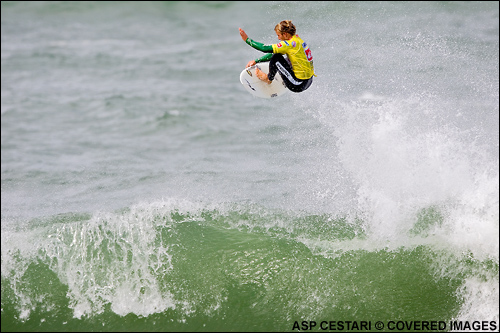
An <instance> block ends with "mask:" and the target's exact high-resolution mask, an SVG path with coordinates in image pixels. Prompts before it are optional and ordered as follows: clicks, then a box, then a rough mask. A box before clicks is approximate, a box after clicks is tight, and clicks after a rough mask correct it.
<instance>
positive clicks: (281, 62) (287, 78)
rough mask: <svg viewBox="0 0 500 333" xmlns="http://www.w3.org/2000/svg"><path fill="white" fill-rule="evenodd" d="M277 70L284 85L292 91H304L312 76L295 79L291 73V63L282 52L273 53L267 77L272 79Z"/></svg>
mask: <svg viewBox="0 0 500 333" xmlns="http://www.w3.org/2000/svg"><path fill="white" fill-rule="evenodd" d="M278 72H279V73H280V75H281V78H282V79H283V82H284V83H285V86H286V87H287V88H288V89H289V90H291V91H293V92H301V91H304V90H306V89H307V88H309V86H310V85H311V83H312V78H310V79H308V80H301V79H297V77H296V76H295V74H294V73H293V69H292V65H290V63H289V62H288V60H287V59H286V58H285V57H284V56H283V55H282V54H279V53H275V54H273V56H272V58H271V60H270V62H269V74H267V77H268V78H269V80H271V81H272V80H274V77H275V76H276V73H278Z"/></svg>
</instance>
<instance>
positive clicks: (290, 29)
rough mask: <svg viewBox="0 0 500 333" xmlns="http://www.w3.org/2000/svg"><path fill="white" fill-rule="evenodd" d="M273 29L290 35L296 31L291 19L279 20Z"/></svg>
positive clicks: (293, 34)
mask: <svg viewBox="0 0 500 333" xmlns="http://www.w3.org/2000/svg"><path fill="white" fill-rule="evenodd" d="M274 30H275V31H277V32H279V33H289V34H290V35H292V36H295V32H296V31H297V29H295V26H294V25H293V23H292V21H290V20H285V21H281V22H280V23H278V24H276V26H275V27H274Z"/></svg>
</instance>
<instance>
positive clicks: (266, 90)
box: [240, 62, 288, 98]
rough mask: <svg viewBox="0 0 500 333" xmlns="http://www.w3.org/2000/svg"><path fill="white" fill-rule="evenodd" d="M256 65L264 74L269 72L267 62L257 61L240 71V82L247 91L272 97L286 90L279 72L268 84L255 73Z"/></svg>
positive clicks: (263, 96)
mask: <svg viewBox="0 0 500 333" xmlns="http://www.w3.org/2000/svg"><path fill="white" fill-rule="evenodd" d="M256 67H259V68H260V70H261V71H263V72H264V73H266V74H267V73H269V62H259V63H258V64H256V65H253V66H252V67H248V68H245V69H244V70H243V71H241V74H240V82H241V84H242V85H243V87H245V89H246V90H247V91H248V92H249V93H251V94H252V95H254V96H257V97H260V98H273V97H278V96H281V95H283V94H284V93H286V92H287V91H288V88H287V87H286V86H285V84H284V83H283V79H282V78H281V75H279V73H276V76H275V77H274V80H273V82H271V84H269V83H267V82H264V81H262V80H260V79H259V78H258V77H257V75H255V68H256Z"/></svg>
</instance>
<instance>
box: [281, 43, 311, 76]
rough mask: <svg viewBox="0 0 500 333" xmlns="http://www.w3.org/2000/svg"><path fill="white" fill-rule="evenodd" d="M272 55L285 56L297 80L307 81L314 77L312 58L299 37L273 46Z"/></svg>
mask: <svg viewBox="0 0 500 333" xmlns="http://www.w3.org/2000/svg"><path fill="white" fill-rule="evenodd" d="M272 46H273V53H281V54H286V55H287V56H288V59H289V60H290V63H291V64H292V68H293V73H294V74H295V76H296V77H297V78H298V79H301V80H307V79H309V78H310V77H311V76H313V75H314V66H313V57H312V53H311V50H310V49H309V47H308V46H307V44H306V43H305V42H304V41H303V40H302V39H301V38H300V37H299V35H295V36H293V37H292V38H291V39H289V40H286V41H281V42H279V43H278V44H273V45H272Z"/></svg>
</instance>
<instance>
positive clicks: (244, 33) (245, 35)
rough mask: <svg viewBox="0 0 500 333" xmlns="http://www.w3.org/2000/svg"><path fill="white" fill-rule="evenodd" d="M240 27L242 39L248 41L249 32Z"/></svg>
mask: <svg viewBox="0 0 500 333" xmlns="http://www.w3.org/2000/svg"><path fill="white" fill-rule="evenodd" d="M239 29H240V36H241V39H243V41H244V42H246V41H247V38H248V35H247V33H246V32H245V31H244V30H243V29H241V28H239Z"/></svg>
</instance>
